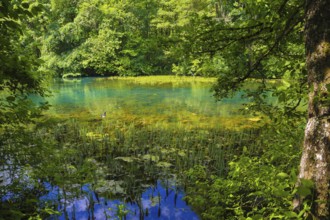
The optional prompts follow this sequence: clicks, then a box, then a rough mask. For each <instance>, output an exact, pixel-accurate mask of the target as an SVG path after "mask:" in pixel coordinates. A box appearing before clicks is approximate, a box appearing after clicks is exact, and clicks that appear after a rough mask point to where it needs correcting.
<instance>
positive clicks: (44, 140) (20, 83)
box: [0, 0, 312, 219]
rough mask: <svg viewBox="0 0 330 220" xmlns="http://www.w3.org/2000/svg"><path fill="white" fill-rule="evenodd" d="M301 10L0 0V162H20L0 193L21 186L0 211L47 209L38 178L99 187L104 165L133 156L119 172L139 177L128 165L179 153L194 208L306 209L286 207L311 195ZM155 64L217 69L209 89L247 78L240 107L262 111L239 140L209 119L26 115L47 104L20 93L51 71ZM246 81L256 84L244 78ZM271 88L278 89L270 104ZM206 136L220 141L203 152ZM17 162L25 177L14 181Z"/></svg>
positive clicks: (118, 164)
mask: <svg viewBox="0 0 330 220" xmlns="http://www.w3.org/2000/svg"><path fill="white" fill-rule="evenodd" d="M304 16H305V14H304V2H303V1H299V0H274V1H270V0H257V1H255V0H239V1H238V0H236V1H235V0H159V1H156V0H139V1H136V0H126V1H118V0H38V1H29V0H2V1H1V2H0V62H1V66H0V92H1V94H0V106H1V109H0V132H1V138H0V145H1V151H0V158H1V159H0V164H1V165H2V169H1V170H0V172H5V171H10V172H11V173H12V174H13V173H16V172H17V173H20V174H21V176H18V177H19V178H16V179H15V181H14V182H13V183H12V184H11V185H5V186H3V185H0V189H1V192H0V198H3V197H4V196H6V195H7V194H8V192H12V191H18V192H19V193H18V194H16V196H17V197H13V199H12V200H9V201H7V202H1V206H0V219H1V218H14V217H17V218H18V219H19V218H28V217H30V216H34V217H36V218H43V217H46V216H48V215H49V214H56V213H57V212H55V211H53V210H52V208H53V207H48V204H42V205H40V204H39V203H38V202H37V201H38V197H39V196H41V195H42V194H43V193H45V189H44V185H43V184H42V183H45V182H50V183H52V184H54V185H57V186H60V187H62V188H63V190H64V191H65V189H68V190H73V189H72V188H70V187H72V186H73V185H72V184H79V185H80V186H81V185H83V184H86V183H93V184H95V185H96V186H95V188H97V186H98V184H103V183H104V182H102V180H103V179H102V178H104V175H106V174H105V173H102V172H103V171H104V170H106V169H109V167H110V166H111V167H115V168H116V169H118V170H121V169H122V164H126V165H127V164H128V167H130V169H131V170H129V171H127V172H128V174H129V175H132V176H130V177H132V179H126V180H125V181H124V182H125V184H126V185H127V186H128V185H130V184H133V185H134V184H136V183H135V182H134V178H137V177H136V176H134V175H133V173H135V171H136V169H139V170H144V171H145V172H146V173H148V175H149V176H150V179H149V180H150V182H153V181H155V180H154V179H152V176H154V175H155V173H157V172H161V171H159V169H158V168H159V167H160V168H164V169H165V170H167V171H169V170H170V168H173V167H179V166H180V170H179V171H180V172H179V174H180V175H178V176H180V178H181V183H182V185H185V186H186V187H187V188H186V192H187V197H186V200H187V201H188V202H189V203H190V204H191V205H192V206H193V207H194V208H195V210H196V211H197V212H198V213H199V214H200V216H201V218H203V219H221V218H224V219H233V218H252V219H261V218H267V219H268V218H269V219H271V218H304V217H306V216H307V215H308V214H310V205H309V203H308V202H305V207H304V209H303V210H302V211H301V212H298V213H294V212H292V211H291V201H292V200H293V198H294V196H295V195H303V196H308V195H310V194H311V190H310V188H312V184H311V183H310V182H308V181H306V182H304V183H302V185H301V186H300V187H298V188H295V182H296V173H297V167H298V160H299V156H300V146H301V143H302V134H303V132H302V127H301V124H303V122H302V121H303V119H302V117H301V116H302V115H303V114H304V106H303V104H305V103H306V100H305V99H304V97H306V93H307V86H306V82H307V73H306V70H305V62H304V56H305V54H304V53H305V52H304V50H305V48H304V44H303V27H304ZM156 74H163V75H164V74H166V75H167V74H168V75H170V74H173V75H178V76H182V75H189V76H217V77H218V82H217V83H216V85H215V86H214V91H215V95H216V97H217V98H218V99H221V98H224V97H227V96H231V95H233V94H234V93H235V92H237V91H239V90H244V94H245V96H247V97H249V98H250V100H251V103H250V104H249V105H247V106H245V110H246V111H248V112H250V113H251V112H252V113H254V114H256V115H258V116H262V117H265V118H266V117H267V122H269V123H270V124H269V125H266V126H265V127H263V128H259V130H258V131H257V132H256V133H253V135H255V136H252V137H249V139H248V140H245V139H244V141H243V142H242V140H232V139H230V138H228V136H225V135H224V136H223V135H221V132H224V133H223V134H228V133H226V132H227V131H218V130H217V131H214V130H212V132H211V131H203V130H199V131H198V130H195V131H191V133H189V132H187V133H185V132H183V131H181V130H180V129H179V128H173V130H171V129H168V130H166V129H165V130H162V131H163V132H164V133H159V132H157V131H156V130H150V129H149V127H147V126H142V125H140V124H138V125H137V124H135V123H132V124H130V125H129V126H126V124H124V125H121V126H119V127H118V129H117V130H109V128H106V129H105V128H104V127H101V128H93V129H95V130H92V131H86V130H84V129H81V127H79V126H80V125H77V124H75V123H73V124H72V123H71V122H70V123H71V124H70V123H67V122H58V121H53V123H54V124H56V126H53V124H48V123H49V121H48V122H47V123H45V124H42V123H40V121H39V124H38V125H37V126H35V127H33V126H32V125H31V124H30V122H32V121H33V120H32V119H35V118H38V117H40V114H41V110H42V109H43V108H45V107H46V105H45V104H41V105H38V106H35V104H33V103H32V102H31V101H30V100H29V99H28V96H29V95H31V94H38V95H45V88H44V86H43V80H44V79H46V78H48V77H51V76H55V77H63V78H66V77H77V76H140V75H156ZM270 80H271V81H270ZM246 81H250V82H253V84H254V88H253V89H251V88H249V89H247V88H246V87H244V82H246ZM270 96H274V97H277V98H278V102H277V103H275V105H274V103H270V102H269V101H268V98H269V97H270ZM262 117H260V118H262ZM268 119H270V120H268ZM51 122H52V121H51ZM17 125H20V126H17ZM102 126H103V125H102ZM297 127H298V128H297ZM279 128H280V129H279ZM296 128H297V129H296ZM98 129H99V130H100V129H101V130H102V132H99V131H97V130H98ZM104 129H105V130H106V131H104ZM107 129H108V130H107ZM175 129H178V130H175ZM208 132H210V133H211V134H212V135H213V136H212V135H210V133H208ZM215 133H217V134H218V135H215ZM242 134H244V131H242ZM100 135H101V136H100ZM106 135H107V136H106ZM180 135H181V136H180ZM139 137H142V138H140V139H139ZM174 137H176V138H174ZM190 137H191V138H190ZM151 139H152V140H151ZM210 140H212V141H210ZM252 140H254V141H252ZM141 141H142V142H143V143H144V142H148V143H149V145H145V144H143V143H141ZM216 141H219V142H221V141H224V142H226V143H225V144H224V145H226V146H229V149H231V151H230V152H229V153H228V149H223V148H221V149H222V150H224V151H223V152H226V153H227V154H226V153H223V152H222V153H221V154H220V153H219V152H218V153H219V154H214V155H213V154H211V153H210V152H209V151H211V150H212V149H213V150H215V149H217V145H216ZM178 143H180V144H181V145H180V146H179V145H177V146H176V144H178ZM170 145H172V146H173V147H172V148H170V147H169V146H170ZM159 147H161V148H162V150H161V151H159ZM180 147H181V148H182V149H180ZM190 147H191V148H193V149H190ZM222 147H223V146H222ZM91 148H92V150H91ZM226 150H227V151H226ZM180 152H181V155H180V154H179V153H180ZM189 153H191V154H192V155H190V156H193V157H192V158H191V157H188V156H187V155H189ZM131 154H133V156H132V155H131ZM229 155H230V156H229ZM215 156H219V157H217V158H215ZM49 161H52V162H51V163H49ZM100 164H102V166H104V167H102V169H103V170H102V169H99V170H98V166H99V165H100ZM145 164H149V165H150V164H153V165H155V167H158V168H157V169H155V170H153V169H152V170H148V169H147V168H145ZM182 164H183V165H182ZM181 165H182V166H181ZM116 169H115V172H114V174H113V173H112V175H116V174H117V173H116V171H117V170H116ZM22 170H23V171H24V172H21V171H22ZM219 170H221V172H219ZM173 172H175V171H173ZM26 173H29V174H30V175H31V178H30V179H29V180H30V181H29V182H24V181H23V182H22V180H24V178H26V177H25V176H26ZM97 175H98V176H97ZM13 176H15V175H14V174H13ZM16 177H17V176H16ZM1 178H2V176H1ZM116 178H117V177H116ZM64 179H66V180H64ZM137 179H138V178H137ZM0 181H3V180H2V179H0ZM31 186H33V187H31ZM127 188H129V187H127ZM75 190H76V191H77V193H78V191H79V190H77V189H75ZM127 190H128V191H129V190H130V189H127ZM139 190H142V189H141V188H139ZM70 192H71V191H70ZM64 196H65V192H64Z"/></svg>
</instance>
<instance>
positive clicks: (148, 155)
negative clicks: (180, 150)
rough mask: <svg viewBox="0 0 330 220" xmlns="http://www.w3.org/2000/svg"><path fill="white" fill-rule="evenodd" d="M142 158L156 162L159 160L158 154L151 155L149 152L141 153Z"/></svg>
mask: <svg viewBox="0 0 330 220" xmlns="http://www.w3.org/2000/svg"><path fill="white" fill-rule="evenodd" d="M142 159H143V160H150V161H152V162H157V161H159V157H158V156H155V155H151V154H146V155H143V157H142Z"/></svg>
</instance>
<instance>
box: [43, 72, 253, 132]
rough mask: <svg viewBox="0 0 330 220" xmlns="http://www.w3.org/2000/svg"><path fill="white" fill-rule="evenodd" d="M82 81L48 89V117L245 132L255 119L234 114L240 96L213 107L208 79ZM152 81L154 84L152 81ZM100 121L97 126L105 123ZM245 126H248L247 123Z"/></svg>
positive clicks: (108, 79) (239, 101)
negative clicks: (49, 106) (103, 115)
mask: <svg viewBox="0 0 330 220" xmlns="http://www.w3.org/2000/svg"><path fill="white" fill-rule="evenodd" d="M139 79H140V78H92V77H91V78H82V79H81V80H79V81H73V82H67V81H63V80H56V81H54V82H53V84H52V85H51V90H52V91H53V93H54V94H53V96H52V97H48V98H47V100H48V101H49V102H50V104H51V105H52V106H53V107H52V108H51V110H50V112H49V113H50V114H52V115H56V116H57V117H62V118H78V119H79V120H81V121H95V122H97V121H100V120H101V114H102V113H104V112H106V113H107V116H106V118H105V119H106V120H107V121H108V122H109V123H112V124H113V125H116V124H120V123H126V122H132V121H134V122H136V124H140V125H141V126H146V125H156V124H159V126H165V127H166V126H181V127H184V128H187V129H188V128H189V127H218V126H220V127H223V128H227V129H239V128H245V127H249V126H250V125H251V123H250V122H251V121H258V118H252V117H248V116H246V115H242V113H241V111H240V110H239V109H240V108H241V107H242V104H244V103H247V100H244V99H242V98H241V95H242V94H240V93H238V94H237V95H236V96H235V97H233V98H231V99H225V100H223V101H221V102H216V101H215V98H214V97H213V94H212V92H211V91H210V90H211V87H212V80H213V79H207V80H206V79H204V78H200V79H199V78H193V79H189V78H184V79H182V78H178V77H170V78H169V77H163V78H162V77H159V76H158V77H151V78H150V77H144V78H142V79H141V80H139ZM157 79H158V80H157ZM106 120H103V121H106ZM247 122H248V123H247Z"/></svg>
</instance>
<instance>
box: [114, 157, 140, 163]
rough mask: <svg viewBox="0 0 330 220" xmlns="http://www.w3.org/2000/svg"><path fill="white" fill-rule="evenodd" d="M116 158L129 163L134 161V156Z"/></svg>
mask: <svg viewBox="0 0 330 220" xmlns="http://www.w3.org/2000/svg"><path fill="white" fill-rule="evenodd" d="M115 159H116V160H122V161H125V162H127V163H132V162H133V161H134V159H136V158H134V157H116V158H115Z"/></svg>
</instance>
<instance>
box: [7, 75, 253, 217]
mask: <svg viewBox="0 0 330 220" xmlns="http://www.w3.org/2000/svg"><path fill="white" fill-rule="evenodd" d="M211 86H212V83H210V82H201V81H198V80H192V81H180V80H176V81H175V83H174V82H171V83H158V84H153V83H139V82H136V81H134V80H127V79H116V78H82V79H79V80H70V81H63V80H55V81H54V82H53V83H51V84H50V87H49V88H50V90H51V91H53V95H52V96H51V97H47V98H46V99H45V100H47V101H48V102H49V103H50V104H51V105H52V107H51V108H50V110H49V111H48V112H47V113H46V116H47V118H57V119H56V120H55V121H53V120H51V121H50V123H49V124H48V125H47V123H45V125H44V126H37V130H36V131H33V132H34V133H33V134H31V135H30V138H32V140H33V141H34V143H41V144H40V149H38V144H33V145H32V146H34V148H35V149H34V148H28V150H31V151H32V153H31V155H32V157H31V158H30V159H31V160H32V162H29V163H30V164H29V166H28V167H27V168H28V169H27V170H28V171H26V170H25V169H23V168H21V167H20V166H18V167H19V168H18V169H22V170H23V171H24V173H25V174H27V173H33V176H34V180H35V181H36V185H37V186H38V190H37V191H38V195H39V197H38V200H39V202H40V204H41V205H40V206H41V207H43V208H45V210H48V209H49V208H50V209H52V210H55V211H58V212H59V213H57V214H55V213H53V212H50V214H51V215H50V217H48V219H199V217H198V213H195V212H194V211H193V210H194V207H190V206H189V204H187V203H186V202H185V201H184V196H185V190H184V189H185V186H186V183H187V184H189V181H190V180H189V178H188V177H187V175H186V174H187V171H189V169H191V168H193V167H195V166H200V165H201V166H205V167H207V169H208V170H209V171H210V173H212V174H216V175H219V176H221V175H222V174H223V173H224V172H225V170H226V161H229V160H231V159H232V158H233V156H234V155H235V154H237V152H238V151H239V150H240V149H241V148H239V147H238V146H244V145H246V143H251V139H250V137H251V130H249V128H253V127H254V126H255V123H258V118H253V117H249V116H247V115H243V114H242V112H241V111H240V108H241V107H242V104H244V103H247V102H248V100H244V99H242V98H241V95H242V94H237V95H236V96H235V97H233V98H232V99H226V100H223V101H221V102H216V101H215V99H214V97H213V96H212V92H211V91H210V89H211ZM33 99H34V100H35V101H42V99H40V98H36V97H34V98H33ZM45 100H43V101H45ZM246 128H247V129H246ZM45 149H46V150H45ZM24 154H25V156H24V160H28V159H29V156H26V155H28V154H27V153H26V152H24ZM34 164H35V165H34ZM12 173H15V172H12ZM25 174H24V175H25ZM15 176H17V174H15ZM11 178H14V176H13V177H11ZM190 185H191V183H190ZM29 190H31V187H30V188H29ZM32 191H33V190H32ZM10 195H12V194H10Z"/></svg>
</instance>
